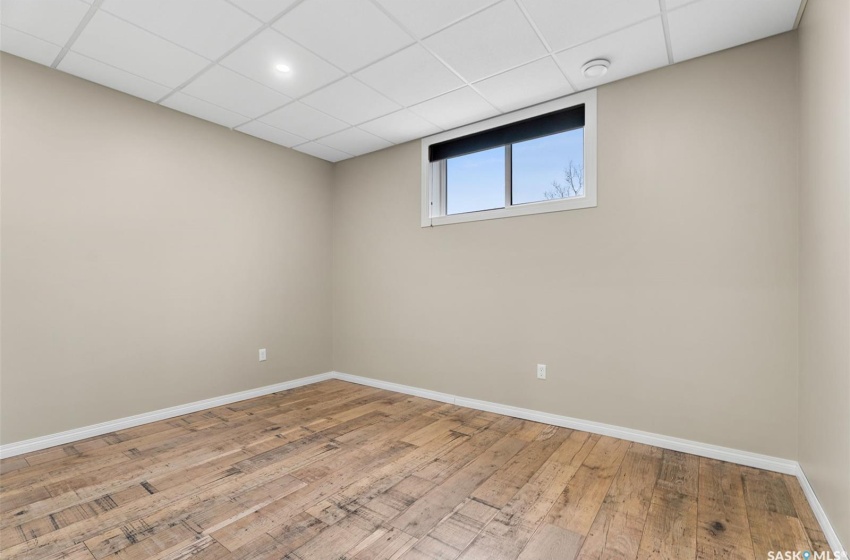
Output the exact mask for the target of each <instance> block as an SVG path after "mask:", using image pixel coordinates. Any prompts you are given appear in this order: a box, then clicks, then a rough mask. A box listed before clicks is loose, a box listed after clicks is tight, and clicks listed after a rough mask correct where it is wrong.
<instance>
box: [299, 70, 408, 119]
mask: <svg viewBox="0 0 850 560" xmlns="http://www.w3.org/2000/svg"><path fill="white" fill-rule="evenodd" d="M302 101H303V102H304V103H306V104H307V105H310V106H311V107H314V108H316V109H318V110H320V111H322V112H324V113H327V114H328V115H331V116H333V117H336V118H338V119H340V120H343V121H345V122H347V123H349V124H359V123H362V122H364V121H369V120H372V119H374V118H377V117H380V116H382V115H386V114H387V113H392V112H393V111H395V110H397V109H400V108H401V107H400V106H399V105H398V104H397V103H395V102H393V101H390V100H389V99H387V98H386V97H384V96H383V95H381V94H380V93H377V92H376V91H374V90H372V89H370V88H369V87H367V86H364V85H363V84H361V83H360V82H358V81H357V80H355V79H354V78H351V77H349V78H345V79H343V80H340V81H338V82H336V83H334V84H331V85H329V86H328V87H326V88H324V89H321V90H319V91H317V92H315V93H312V94H310V95H308V96H307V97H305V98H304V99H302Z"/></svg>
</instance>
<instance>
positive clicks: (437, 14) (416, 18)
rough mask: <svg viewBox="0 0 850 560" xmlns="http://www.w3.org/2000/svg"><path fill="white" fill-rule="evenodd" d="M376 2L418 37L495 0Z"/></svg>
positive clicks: (381, 0) (401, 0) (398, 0)
mask: <svg viewBox="0 0 850 560" xmlns="http://www.w3.org/2000/svg"><path fill="white" fill-rule="evenodd" d="M378 2H380V3H381V5H383V6H384V8H386V9H387V11H388V12H390V13H391V14H392V15H393V17H395V18H396V19H398V21H400V22H401V24H402V25H404V26H405V27H407V28H408V29H409V30H411V31H412V32H413V33H415V34H416V35H417V36H418V37H425V36H427V35H430V34H431V33H434V32H436V31H439V30H440V29H442V28H444V27H447V26H449V25H451V24H452V23H455V22H456V21H458V20H460V19H462V18H464V17H466V16H468V15H470V14H472V13H474V12H476V11H478V10H480V9H482V8H485V7H487V6H489V5H491V4H494V3H495V2H496V0H428V1H423V0H378Z"/></svg>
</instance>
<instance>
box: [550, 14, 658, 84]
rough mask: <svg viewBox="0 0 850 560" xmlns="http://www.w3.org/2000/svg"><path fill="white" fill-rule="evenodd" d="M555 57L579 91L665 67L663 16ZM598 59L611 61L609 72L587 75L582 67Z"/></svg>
mask: <svg viewBox="0 0 850 560" xmlns="http://www.w3.org/2000/svg"><path fill="white" fill-rule="evenodd" d="M555 58H556V59H557V60H558V63H559V64H560V65H561V68H563V69H564V72H566V74H567V77H569V79H570V81H572V83H573V84H574V85H575V86H576V87H577V88H578V89H579V90H583V89H588V88H592V87H596V86H598V85H600V84H605V83H608V82H613V81H615V80H619V79H621V78H626V77H628V76H634V75H635V74H640V73H641V72H647V71H649V70H652V69H654V68H660V67H661V66H666V65H667V63H668V61H667V44H666V43H665V41H664V28H663V27H662V25H661V17H660V16H659V17H657V18H654V19H651V20H649V21H645V22H643V23H639V24H637V25H634V26H632V27H629V28H628V29H624V30H622V31H618V32H616V33H612V34H611V35H606V36H605V37H602V38H601V39H597V40H595V41H591V42H589V43H585V44H583V45H579V46H578V47H573V48H572V49H568V50H566V51H564V52H561V53H558V54H557V55H555ZM595 58H604V59H607V60H609V61H611V67H610V68H609V69H608V73H607V74H605V75H604V76H603V77H601V78H596V79H591V78H586V77H584V75H583V74H582V72H581V67H582V66H583V65H584V64H585V63H586V62H588V61H590V60H592V59H595Z"/></svg>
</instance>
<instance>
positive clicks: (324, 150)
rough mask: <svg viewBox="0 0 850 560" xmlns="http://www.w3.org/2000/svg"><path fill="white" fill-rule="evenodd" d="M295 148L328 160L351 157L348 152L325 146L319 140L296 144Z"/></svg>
mask: <svg viewBox="0 0 850 560" xmlns="http://www.w3.org/2000/svg"><path fill="white" fill-rule="evenodd" d="M293 149H294V150H298V151H299V152H304V153H305V154H308V155H311V156H314V157H317V158H320V159H324V160H327V161H341V160H344V159H348V158H350V157H351V154H346V153H345V152H340V151H339V150H334V149H333V148H329V147H327V146H323V145H321V144H319V143H317V142H309V143H307V144H301V145H300V146H296V147H295V148H293Z"/></svg>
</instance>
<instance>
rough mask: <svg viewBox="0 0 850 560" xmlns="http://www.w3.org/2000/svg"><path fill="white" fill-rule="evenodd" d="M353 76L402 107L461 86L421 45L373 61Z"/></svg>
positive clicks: (455, 76) (461, 81) (454, 76)
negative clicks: (373, 62)
mask: <svg viewBox="0 0 850 560" xmlns="http://www.w3.org/2000/svg"><path fill="white" fill-rule="evenodd" d="M355 76H357V78H358V79H360V80H361V81H363V82H364V83H366V84H368V85H370V86H372V87H373V88H375V89H376V90H378V91H380V92H381V93H383V94H384V95H386V96H387V97H389V98H390V99H392V100H394V101H397V102H398V103H401V104H402V105H405V106H408V105H413V104H415V103H419V102H420V101H425V100H426V99H430V98H432V97H436V96H438V95H440V94H442V93H446V92H447V91H451V90H453V89H455V88H459V87H461V86H462V85H463V80H461V79H460V78H458V77H457V75H456V74H455V73H454V72H452V71H451V70H449V69H448V68H446V66H445V65H444V64H443V63H442V62H440V61H439V60H437V59H436V58H435V57H434V55H432V54H431V53H429V52H428V51H427V50H425V49H424V48H423V47H422V46H421V45H413V46H412V47H409V48H406V49H404V50H403V51H401V52H398V53H396V54H394V55H392V56H390V57H388V58H385V59H384V60H381V61H379V62H376V63H375V64H373V65H371V66H369V67H368V68H366V69H364V70H361V71H360V72H358V73H357V74H355Z"/></svg>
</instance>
